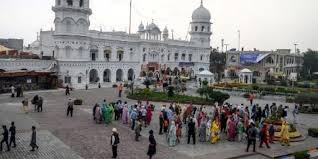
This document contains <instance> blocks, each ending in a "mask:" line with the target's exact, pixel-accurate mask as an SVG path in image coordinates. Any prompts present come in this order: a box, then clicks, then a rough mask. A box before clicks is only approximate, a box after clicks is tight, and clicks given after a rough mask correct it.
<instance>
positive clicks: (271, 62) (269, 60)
mask: <svg viewBox="0 0 318 159" xmlns="http://www.w3.org/2000/svg"><path fill="white" fill-rule="evenodd" d="M266 63H268V64H273V63H274V60H273V58H272V57H268V58H267V59H266Z"/></svg>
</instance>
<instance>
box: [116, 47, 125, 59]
mask: <svg viewBox="0 0 318 159" xmlns="http://www.w3.org/2000/svg"><path fill="white" fill-rule="evenodd" d="M123 58H124V51H123V50H118V51H117V59H118V61H122V60H123Z"/></svg>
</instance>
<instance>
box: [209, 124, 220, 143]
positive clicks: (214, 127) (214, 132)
mask: <svg viewBox="0 0 318 159" xmlns="http://www.w3.org/2000/svg"><path fill="white" fill-rule="evenodd" d="M219 129H220V126H219V123H218V121H217V120H213V122H212V124H211V130H210V131H211V143H212V144H215V143H216V142H217V141H218V140H219Z"/></svg>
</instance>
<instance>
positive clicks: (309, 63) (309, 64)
mask: <svg viewBox="0 0 318 159" xmlns="http://www.w3.org/2000/svg"><path fill="white" fill-rule="evenodd" d="M317 62H318V51H314V50H311V49H308V51H307V52H305V54H304V64H303V70H302V74H303V77H306V78H308V79H311V77H312V75H313V73H314V72H318V65H317Z"/></svg>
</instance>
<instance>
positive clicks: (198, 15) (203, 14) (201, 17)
mask: <svg viewBox="0 0 318 159" xmlns="http://www.w3.org/2000/svg"><path fill="white" fill-rule="evenodd" d="M210 20H211V14H210V11H209V10H207V9H206V8H204V7H203V4H202V3H201V6H200V7H199V8H197V9H196V10H194V11H193V13H192V22H210Z"/></svg>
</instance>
